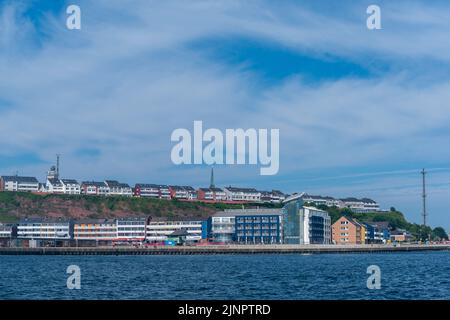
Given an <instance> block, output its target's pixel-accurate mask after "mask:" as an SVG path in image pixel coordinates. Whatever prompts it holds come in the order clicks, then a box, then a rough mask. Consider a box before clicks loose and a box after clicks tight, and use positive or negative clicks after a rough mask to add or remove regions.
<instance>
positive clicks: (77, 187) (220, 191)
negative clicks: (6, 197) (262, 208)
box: [0, 170, 380, 212]
mask: <svg viewBox="0 0 450 320" xmlns="http://www.w3.org/2000/svg"><path fill="white" fill-rule="evenodd" d="M0 190H2V191H22V192H42V193H54V194H85V195H97V196H125V197H132V196H135V197H147V198H157V199H179V200H191V201H192V200H200V201H217V202H265V203H281V202H283V200H284V199H286V197H287V195H286V194H284V193H282V192H281V191H278V190H272V191H258V190H256V189H255V188H240V187H233V186H228V187H225V188H216V187H209V188H198V189H194V188H193V187H191V186H174V185H172V186H169V185H159V184H148V183H137V184H136V185H135V186H134V188H132V187H131V186H129V185H128V184H126V183H121V182H119V181H116V180H105V181H101V182H99V181H83V182H82V183H78V182H77V181H76V180H74V179H60V178H59V177H58V175H57V174H55V173H54V171H52V170H51V171H49V174H48V176H47V181H46V183H45V184H40V183H39V182H38V180H37V179H36V178H34V177H21V176H1V177H0ZM301 198H302V200H303V201H304V202H305V203H312V204H315V205H326V206H329V207H331V206H336V207H338V208H350V209H351V210H352V211H354V212H373V211H380V205H379V204H378V203H377V202H376V201H374V200H372V199H369V198H362V199H358V198H353V197H352V198H341V199H337V198H333V197H329V196H320V195H309V194H307V193H303V194H301Z"/></svg>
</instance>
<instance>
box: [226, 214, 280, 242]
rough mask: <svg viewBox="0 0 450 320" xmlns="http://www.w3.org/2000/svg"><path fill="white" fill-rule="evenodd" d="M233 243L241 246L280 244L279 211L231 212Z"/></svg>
mask: <svg viewBox="0 0 450 320" xmlns="http://www.w3.org/2000/svg"><path fill="white" fill-rule="evenodd" d="M233 212H236V215H235V220H234V222H235V241H236V242H237V243H243V244H281V243H282V228H281V210H279V209H275V210H272V209H243V210H233Z"/></svg>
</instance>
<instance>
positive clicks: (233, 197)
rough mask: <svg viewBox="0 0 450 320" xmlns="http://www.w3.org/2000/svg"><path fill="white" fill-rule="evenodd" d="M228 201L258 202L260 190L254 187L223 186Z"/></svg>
mask: <svg viewBox="0 0 450 320" xmlns="http://www.w3.org/2000/svg"><path fill="white" fill-rule="evenodd" d="M224 191H225V193H226V195H227V200H229V201H245V202H260V201H261V192H259V191H257V190H256V189H255V188H238V187H232V186H228V187H225V188H224Z"/></svg>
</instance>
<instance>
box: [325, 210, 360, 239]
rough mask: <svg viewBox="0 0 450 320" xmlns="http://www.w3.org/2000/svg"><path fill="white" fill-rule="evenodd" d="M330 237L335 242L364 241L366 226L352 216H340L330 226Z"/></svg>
mask: <svg viewBox="0 0 450 320" xmlns="http://www.w3.org/2000/svg"><path fill="white" fill-rule="evenodd" d="M331 229H332V239H333V243H335V244H364V243H366V227H365V225H364V224H362V223H359V222H358V221H356V220H355V219H353V218H350V217H346V216H342V217H340V218H339V219H338V220H337V221H336V222H335V223H333V226H332V228H331Z"/></svg>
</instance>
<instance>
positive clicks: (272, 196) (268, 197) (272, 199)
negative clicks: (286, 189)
mask: <svg viewBox="0 0 450 320" xmlns="http://www.w3.org/2000/svg"><path fill="white" fill-rule="evenodd" d="M260 193H261V198H260V201H261V202H267V203H282V202H283V201H284V199H286V195H285V194H284V193H283V192H281V191H279V190H272V191H260Z"/></svg>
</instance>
